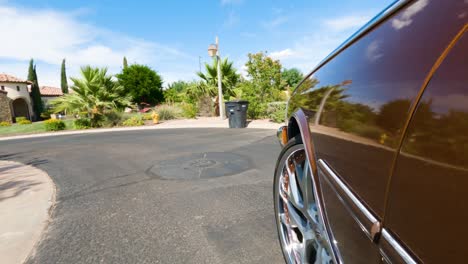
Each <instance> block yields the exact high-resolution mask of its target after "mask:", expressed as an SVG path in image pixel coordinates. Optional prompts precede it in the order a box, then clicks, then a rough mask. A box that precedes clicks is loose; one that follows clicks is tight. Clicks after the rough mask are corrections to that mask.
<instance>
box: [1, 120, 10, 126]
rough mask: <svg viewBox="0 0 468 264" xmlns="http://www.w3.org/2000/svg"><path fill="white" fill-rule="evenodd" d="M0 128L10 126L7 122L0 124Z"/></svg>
mask: <svg viewBox="0 0 468 264" xmlns="http://www.w3.org/2000/svg"><path fill="white" fill-rule="evenodd" d="M0 126H2V127H8V126H11V123H10V122H7V121H2V122H0Z"/></svg>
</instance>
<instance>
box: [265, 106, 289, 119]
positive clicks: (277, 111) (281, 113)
mask: <svg viewBox="0 0 468 264" xmlns="http://www.w3.org/2000/svg"><path fill="white" fill-rule="evenodd" d="M267 113H268V117H269V118H270V119H271V120H272V121H273V122H275V123H282V122H284V120H285V117H286V102H273V103H269V104H268V106H267Z"/></svg>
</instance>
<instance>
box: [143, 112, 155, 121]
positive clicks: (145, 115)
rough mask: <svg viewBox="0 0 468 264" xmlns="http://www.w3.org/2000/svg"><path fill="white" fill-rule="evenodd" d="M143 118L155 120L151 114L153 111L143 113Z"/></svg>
mask: <svg viewBox="0 0 468 264" xmlns="http://www.w3.org/2000/svg"><path fill="white" fill-rule="evenodd" d="M141 119H143V120H145V121H148V120H153V117H152V116H151V113H144V114H142V115H141Z"/></svg>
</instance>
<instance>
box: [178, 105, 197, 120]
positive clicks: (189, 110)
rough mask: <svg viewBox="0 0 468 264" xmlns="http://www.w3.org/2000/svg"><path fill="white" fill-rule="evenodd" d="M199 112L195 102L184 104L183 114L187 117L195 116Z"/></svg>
mask: <svg viewBox="0 0 468 264" xmlns="http://www.w3.org/2000/svg"><path fill="white" fill-rule="evenodd" d="M197 114H198V108H197V107H196V106H195V105H194V104H186V103H185V104H182V116H183V117H186V118H195V117H197Z"/></svg>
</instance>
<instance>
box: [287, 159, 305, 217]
mask: <svg viewBox="0 0 468 264" xmlns="http://www.w3.org/2000/svg"><path fill="white" fill-rule="evenodd" d="M286 169H287V172H288V175H289V194H290V195H289V199H290V201H291V203H292V204H293V205H294V206H295V207H296V208H298V209H302V207H303V205H302V197H301V196H300V192H299V189H298V186H297V182H296V175H295V174H294V172H292V171H291V170H290V168H289V166H286Z"/></svg>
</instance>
